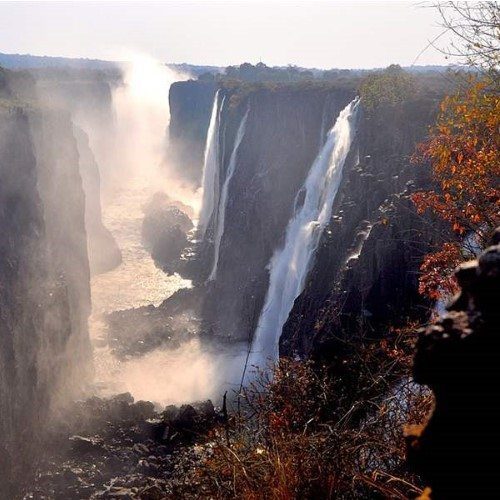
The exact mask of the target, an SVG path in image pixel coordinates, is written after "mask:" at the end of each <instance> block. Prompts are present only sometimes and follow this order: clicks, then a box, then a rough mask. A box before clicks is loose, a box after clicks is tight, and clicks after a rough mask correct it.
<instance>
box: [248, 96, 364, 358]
mask: <svg viewBox="0 0 500 500" xmlns="http://www.w3.org/2000/svg"><path fill="white" fill-rule="evenodd" d="M358 103H359V99H358V98H356V99H354V100H353V101H352V102H351V103H350V104H349V105H348V106H347V107H346V108H344V109H343V110H342V111H341V113H340V114H339V116H338V118H337V120H336V122H335V125H334V126H333V128H332V129H331V130H330V131H329V133H328V136H327V139H326V142H325V144H324V146H323V147H322V149H321V151H320V153H319V154H318V156H317V157H316V159H315V160H314V163H313V164H312V166H311V170H310V171H309V175H308V176H307V179H306V181H305V184H304V186H303V187H302V188H301V189H300V191H299V193H305V196H304V201H303V204H302V206H299V207H296V210H295V213H294V215H293V217H292V218H291V219H290V222H289V223H288V227H287V230H286V238H285V244H284V246H283V248H281V249H279V250H277V251H276V252H275V253H274V255H273V257H272V258H271V261H270V264H269V268H270V277H269V289H268V291H267V295H266V300H265V303H264V307H263V308H262V312H261V315H260V318H259V323H258V326H257V329H256V332H255V335H254V340H253V344H252V352H251V357H250V366H252V365H253V366H261V367H262V366H263V365H264V364H265V363H266V362H267V361H268V360H276V359H277V357H278V343H279V338H280V336H281V331H282V328H283V325H284V324H285V321H286V320H287V318H288V315H289V314H290V311H291V309H292V307H293V303H294V301H295V299H296V298H297V297H298V296H299V295H300V293H301V292H302V290H303V289H304V285H305V280H306V277H307V274H308V272H309V270H310V267H311V264H312V262H313V258H314V255H315V252H316V248H317V246H318V243H319V239H320V236H321V234H322V232H323V229H324V228H325V226H326V224H327V223H328V221H329V220H330V217H331V212H332V206H333V201H334V199H335V196H336V194H337V191H338V188H339V185H340V181H341V180H342V170H343V167H344V163H345V159H346V157H347V154H348V153H349V149H350V147H351V143H352V140H353V138H354V134H355V128H354V120H355V116H356V112H357V109H358ZM296 204H297V201H296Z"/></svg>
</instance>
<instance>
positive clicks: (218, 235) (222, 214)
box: [208, 108, 250, 281]
mask: <svg viewBox="0 0 500 500" xmlns="http://www.w3.org/2000/svg"><path fill="white" fill-rule="evenodd" d="M249 112H250V108H248V109H247V112H246V113H245V116H244V117H243V118H242V120H241V123H240V125H239V127H238V132H237V133H236V139H235V141H234V146H233V151H232V152H231V157H230V159H229V166H228V168H227V174H226V179H225V180H224V185H223V186H222V192H221V196H220V201H219V208H218V216H217V226H216V228H215V239H214V263H213V266H212V271H211V272H210V276H209V277H208V281H213V280H214V279H215V277H216V275H217V266H218V264H219V251H220V244H221V241H222V235H223V234H224V224H225V220H226V205H227V195H228V192H229V183H230V182H231V179H232V177H233V175H234V171H235V169H236V160H237V155H238V149H239V147H240V144H241V141H242V140H243V136H244V135H245V128H246V124H247V118H248V113H249Z"/></svg>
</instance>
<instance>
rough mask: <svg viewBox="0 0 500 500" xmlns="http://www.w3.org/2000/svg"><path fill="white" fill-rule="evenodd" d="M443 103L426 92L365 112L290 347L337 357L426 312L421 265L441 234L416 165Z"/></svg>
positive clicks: (291, 328)
mask: <svg viewBox="0 0 500 500" xmlns="http://www.w3.org/2000/svg"><path fill="white" fill-rule="evenodd" d="M436 109H437V103H436V101H434V100H431V99H425V98H421V99H418V100H411V101H406V102H404V103H403V104H400V105H397V106H392V107H386V108H378V109H375V110H373V111H371V112H369V113H367V112H364V113H363V116H362V117H361V119H360V122H359V127H358V131H357V137H356V140H355V142H354V143H353V146H352V147H351V152H352V153H353V154H355V155H356V157H357V158H356V159H355V161H351V163H350V164H349V163H348V164H347V165H346V168H345V170H344V176H343V180H342V184H341V186H340V189H339V192H338V195H337V198H336V200H335V204H334V208H333V212H332V218H331V222H330V224H329V226H328V227H327V229H326V230H325V232H324V234H323V237H322V239H321V241H320V245H319V248H318V251H317V254H316V262H315V265H314V267H313V269H312V270H311V272H310V274H309V278H308V281H307V284H306V287H305V289H304V291H303V293H302V294H301V296H300V297H298V298H297V300H296V302H295V305H294V308H293V310H292V312H291V314H290V316H289V318H288V321H287V323H286V324H285V327H284V329H283V334H282V337H281V345H280V349H281V352H282V353H283V354H287V355H292V354H294V353H299V354H301V355H303V354H310V353H311V352H312V351H313V350H316V351H317V353H321V355H324V356H329V354H328V352H329V349H328V346H329V344H330V343H332V344H333V346H332V348H333V349H336V347H335V340H334V339H336V338H337V339H338V338H346V337H347V336H349V335H353V334H354V333H355V332H359V331H361V329H362V330H363V331H365V332H372V333H373V334H376V333H377V331H378V330H379V329H380V328H381V327H383V326H387V325H388V324H392V325H398V324H399V323H400V322H401V323H404V321H405V320H406V319H407V318H408V316H414V317H415V316H419V314H423V313H425V309H424V308H421V306H422V305H423V302H422V299H421V297H419V295H418V293H417V292H418V270H419V266H420V263H421V259H422V256H423V255H424V254H425V253H426V252H428V251H429V249H430V247H431V245H432V244H433V242H434V240H435V238H436V234H435V232H434V231H431V230H430V229H429V225H428V224H427V221H426V220H425V218H423V217H421V216H420V215H417V213H416V211H415V209H414V207H413V204H412V201H411V199H410V194H411V192H412V191H413V190H414V189H415V188H416V187H418V186H423V185H425V184H426V183H427V182H428V179H427V173H426V172H427V171H426V170H425V169H423V168H422V167H416V166H415V165H413V164H411V162H410V158H409V157H410V156H411V155H412V153H413V152H414V150H415V146H416V144H417V143H418V142H419V141H420V140H422V138H423V137H424V136H425V134H426V132H427V126H428V125H429V124H430V123H432V121H433V118H434V116H435V112H436Z"/></svg>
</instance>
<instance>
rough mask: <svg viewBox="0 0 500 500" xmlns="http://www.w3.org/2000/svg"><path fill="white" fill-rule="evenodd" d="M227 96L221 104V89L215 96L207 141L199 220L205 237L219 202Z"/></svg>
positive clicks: (201, 235) (199, 226) (200, 232)
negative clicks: (222, 121)
mask: <svg viewBox="0 0 500 500" xmlns="http://www.w3.org/2000/svg"><path fill="white" fill-rule="evenodd" d="M224 100H225V96H223V97H222V100H221V104H220V106H219V91H217V92H216V94H215V97H214V104H213V106H212V115H211V117H210V125H209V127H208V133H207V142H206V146H205V162H204V165H203V180H202V187H203V198H202V203H201V211H200V218H199V221H198V230H199V237H200V239H203V237H204V236H205V231H206V230H207V226H208V224H209V222H210V219H211V217H212V214H213V212H214V209H215V205H216V203H217V198H218V192H219V125H220V115H221V113H222V109H223V106H224Z"/></svg>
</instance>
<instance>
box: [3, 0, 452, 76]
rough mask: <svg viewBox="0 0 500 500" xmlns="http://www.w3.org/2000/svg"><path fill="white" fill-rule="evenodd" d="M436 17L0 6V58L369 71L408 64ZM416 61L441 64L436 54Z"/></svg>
mask: <svg viewBox="0 0 500 500" xmlns="http://www.w3.org/2000/svg"><path fill="white" fill-rule="evenodd" d="M438 24H439V16H438V15H437V13H436V11H435V10H434V9H432V8H430V7H423V6H422V4H421V3H417V2H389V1H385V2H382V1H373V2H367V1H365V2H356V1H336V0H329V1H328V0H302V1H300V2H298V1H291V0H289V1H284V0H283V1H279V0H274V1H273V0H267V1H265V2H264V1H261V0H230V1H220V0H219V1H216V0H192V1H191V0H184V1H181V0H177V1H165V2H119V1H115V2H109V1H108V2H2V3H0V52H6V53H31V54H35V55H59V56H68V57H90V58H101V59H122V58H123V54H124V53H126V52H125V51H130V50H132V51H138V52H144V53H147V54H150V55H152V56H154V57H157V58H159V59H161V60H163V61H166V62H177V63H180V62H190V63H194V64H213V65H221V66H225V65H228V64H239V63H241V62H245V61H248V62H252V63H256V62H258V61H260V60H262V61H263V62H265V63H267V64H270V65H286V64H297V65H300V66H307V67H318V68H331V67H340V68H360V67H364V68H371V67H381V66H387V65H389V64H391V63H399V64H401V65H405V66H408V65H410V64H412V62H413V61H414V59H415V57H416V56H417V55H418V54H419V52H420V51H421V50H422V49H424V48H425V47H426V45H427V44H428V41H429V40H431V39H433V38H434V37H435V36H437V35H438V34H439V33H440V31H441V29H440V28H439V25H438ZM417 64H446V61H445V60H444V57H443V56H442V55H441V54H440V53H439V52H438V51H436V50H434V49H433V48H431V49H429V50H427V51H426V52H424V54H422V55H421V57H420V58H419V60H418V62H417Z"/></svg>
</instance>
